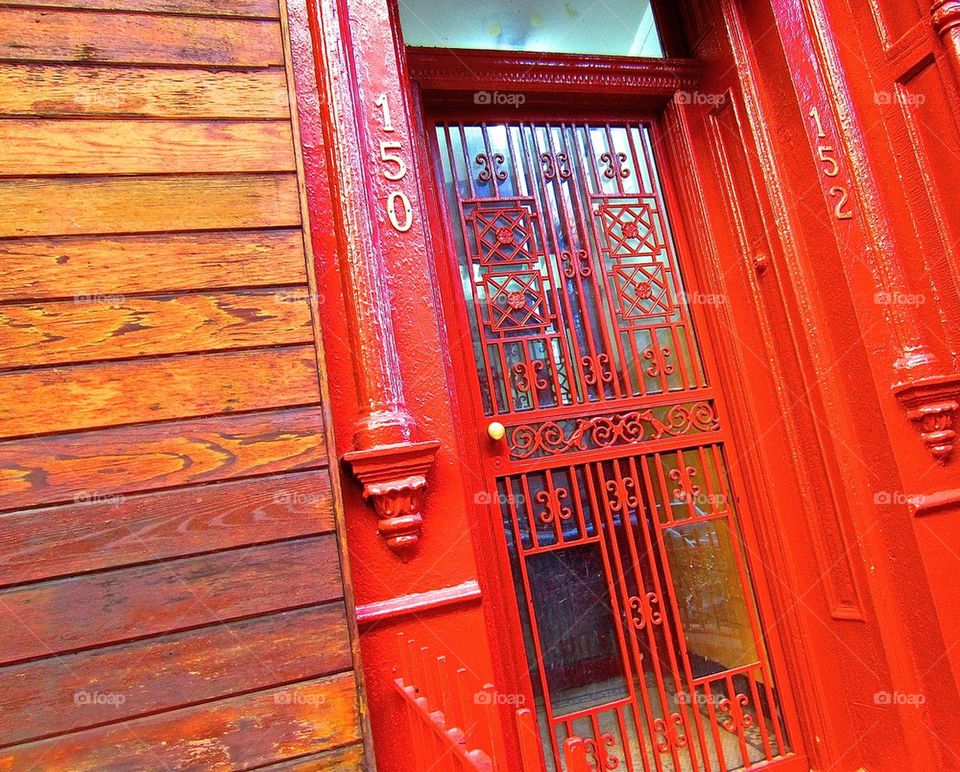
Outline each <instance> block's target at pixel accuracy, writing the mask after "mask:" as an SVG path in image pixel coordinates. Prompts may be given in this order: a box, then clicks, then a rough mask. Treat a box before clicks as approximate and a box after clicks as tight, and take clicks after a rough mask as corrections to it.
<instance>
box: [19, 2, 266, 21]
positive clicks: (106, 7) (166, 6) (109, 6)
mask: <svg viewBox="0 0 960 772" xmlns="http://www.w3.org/2000/svg"><path fill="white" fill-rule="evenodd" d="M4 5H13V6H17V5H30V6H39V7H49V8H86V9H95V10H101V11H141V12H147V13H189V14H201V15H209V16H251V17H255V18H264V19H276V18H279V15H280V9H279V7H278V5H277V0H217V1H216V2H210V0H6V1H5V2H4Z"/></svg>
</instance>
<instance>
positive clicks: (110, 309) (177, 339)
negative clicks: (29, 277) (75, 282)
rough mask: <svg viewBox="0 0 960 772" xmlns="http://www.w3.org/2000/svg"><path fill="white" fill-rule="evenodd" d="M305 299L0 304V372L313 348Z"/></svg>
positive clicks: (303, 292)
mask: <svg viewBox="0 0 960 772" xmlns="http://www.w3.org/2000/svg"><path fill="white" fill-rule="evenodd" d="M308 294H309V291H308V289H307V288H306V287H303V288H302V289H295V288H294V289H276V290H243V291H236V292H218V293H205V294H190V295H161V296H151V297H132V298H124V297H123V296H121V295H77V296H76V298H75V299H74V300H72V301H60V302H52V303H30V304H23V305H5V306H0V369H8V368H14V367H28V366H49V365H54V364H65V363H71V362H74V363H76V362H87V361H91V360H95V359H123V358H132V357H138V356H150V355H157V354H177V353H185V352H192V351H216V350H221V349H223V350H225V349H231V348H243V347H253V346H270V345H283V344H290V343H312V342H313V328H312V324H311V318H310V307H309V305H308Z"/></svg>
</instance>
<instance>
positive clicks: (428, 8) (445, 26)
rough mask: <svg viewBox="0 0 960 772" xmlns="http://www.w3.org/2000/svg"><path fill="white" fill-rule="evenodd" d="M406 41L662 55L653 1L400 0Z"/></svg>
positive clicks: (440, 44) (463, 46)
mask: <svg viewBox="0 0 960 772" xmlns="http://www.w3.org/2000/svg"><path fill="white" fill-rule="evenodd" d="M398 2H399V6H400V18H401V22H402V24H403V35H404V38H405V40H406V42H407V45H412V46H439V47H443V48H487V49H499V50H504V51H543V52H553V53H572V54H604V55H609V56H655V57H660V56H663V51H662V49H661V46H660V40H659V36H658V34H657V29H656V25H655V23H654V19H653V12H652V9H651V8H650V2H649V0H554V1H553V2H549V1H547V2H544V1H542V0H514V2H510V0H446V1H445V2H438V0H398Z"/></svg>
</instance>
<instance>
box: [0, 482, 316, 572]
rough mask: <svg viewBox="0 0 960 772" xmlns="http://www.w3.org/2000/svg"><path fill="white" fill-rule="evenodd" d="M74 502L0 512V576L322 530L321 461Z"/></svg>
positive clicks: (90, 495)
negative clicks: (304, 467)
mask: <svg viewBox="0 0 960 772" xmlns="http://www.w3.org/2000/svg"><path fill="white" fill-rule="evenodd" d="M74 497H75V498H76V499H77V501H76V502H75V503H72V504H67V505H64V506H58V507H41V508H39V509H28V510H24V511H20V512H9V513H7V514H6V515H4V516H3V517H0V555H2V556H3V558H2V565H3V570H2V572H0V585H6V584H19V583H23V582H31V581H37V580H41V579H46V578H49V577H56V576H67V575H69V574H76V573H80V572H82V571H94V570H97V569H104V568H110V567H117V566H122V565H127V564H132V563H145V562H148V561H152V560H164V559H169V558H174V557H180V556H184V555H190V554H196V553H200V552H210V551H214V550H220V549H229V548H232V547H241V546H244V545H249V544H257V543H260V542H268V541H278V540H280V539H287V538H291V537H294V536H308V535H312V534H320V533H328V532H330V531H332V530H333V528H334V520H333V501H332V499H331V493H330V476H329V472H328V471H327V470H326V469H315V470H311V471H308V472H294V473H287V474H274V475H269V476H267V477H254V478H252V479H248V480H234V481H226V482H220V483H213V484H207V485H200V486H192V487H189V488H179V489H174V490H165V491H157V492H153V493H142V494H137V495H132V496H131V495H128V496H123V495H110V494H107V495H102V496H101V495H98V494H97V493H96V492H88V491H77V492H76V493H75V494H74Z"/></svg>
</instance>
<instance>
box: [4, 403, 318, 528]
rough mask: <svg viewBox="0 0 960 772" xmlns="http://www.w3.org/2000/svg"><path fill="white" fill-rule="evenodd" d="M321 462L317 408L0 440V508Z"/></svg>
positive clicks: (143, 489)
mask: <svg viewBox="0 0 960 772" xmlns="http://www.w3.org/2000/svg"><path fill="white" fill-rule="evenodd" d="M325 463H326V449H325V447H324V442H323V416H322V413H321V412H320V410H319V409H318V408H298V409H293V410H276V411H267V412H263V413H252V414H244V415H237V416H215V417H213V418H203V419H194V420H190V421H170V422H166V423H160V424H148V425H146V426H124V427H121V428H116V429H105V430H100V431H91V432H82V433H79V434H70V435H64V436H61V437H35V438H32V439H26V440H17V441H9V442H0V509H22V508H23V507H29V506H37V505H42V504H53V503H58V502H68V501H74V500H75V499H76V496H77V493H78V492H83V493H84V495H85V496H86V497H87V499H88V500H89V498H91V497H93V498H100V499H102V498H103V497H109V496H113V495H115V494H120V493H126V492H128V491H148V490H155V489H157V488H166V487H172V486H177V485H189V484H192V483H202V482H212V481H215V480H227V479H231V478H236V477H243V476H247V475H255V474H269V473H271V472H282V471H296V470H300V469H306V468H310V467H315V466H320V465H323V464H325Z"/></svg>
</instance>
